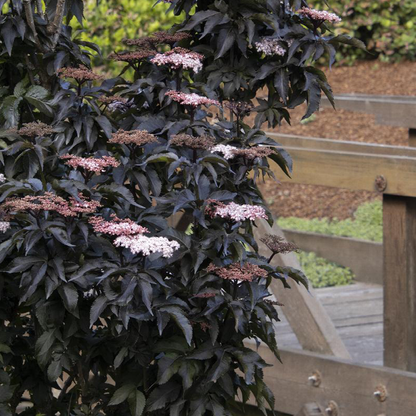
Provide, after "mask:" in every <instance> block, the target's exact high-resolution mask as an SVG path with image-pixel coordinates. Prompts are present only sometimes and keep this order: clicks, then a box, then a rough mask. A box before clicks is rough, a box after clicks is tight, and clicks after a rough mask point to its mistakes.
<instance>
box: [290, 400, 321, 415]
mask: <svg viewBox="0 0 416 416" xmlns="http://www.w3.org/2000/svg"><path fill="white" fill-rule="evenodd" d="M324 412H325V411H324V409H322V407H321V406H320V405H319V404H318V403H307V404H305V406H303V407H302V409H301V411H300V412H299V413H298V414H297V415H296V416H325V413H324Z"/></svg>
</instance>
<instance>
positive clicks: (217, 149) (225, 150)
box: [211, 144, 238, 160]
mask: <svg viewBox="0 0 416 416" xmlns="http://www.w3.org/2000/svg"><path fill="white" fill-rule="evenodd" d="M235 150H238V149H237V148H236V147H234V146H230V145H229V144H217V145H216V146H214V147H213V148H212V149H211V153H222V154H223V155H224V159H226V160H229V159H232V158H233V157H235V153H234V151H235Z"/></svg>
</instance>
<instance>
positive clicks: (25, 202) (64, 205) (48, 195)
mask: <svg viewBox="0 0 416 416" xmlns="http://www.w3.org/2000/svg"><path fill="white" fill-rule="evenodd" d="M99 207H101V204H100V203H99V202H98V201H94V200H87V199H86V198H85V197H84V196H83V195H81V194H79V195H78V199H75V198H73V197H71V198H70V199H69V201H67V200H65V199H64V198H62V197H60V196H57V195H55V194H53V193H52V192H45V194H44V195H36V196H34V195H26V196H25V197H23V198H9V199H6V201H5V202H4V203H3V204H2V205H1V206H0V208H1V211H2V212H3V213H6V214H7V215H8V214H12V213H17V212H28V211H33V212H39V211H55V212H57V213H58V214H61V215H63V216H64V217H75V216H77V215H78V214H83V213H85V214H92V213H94V212H96V211H97V209H98V208H99Z"/></svg>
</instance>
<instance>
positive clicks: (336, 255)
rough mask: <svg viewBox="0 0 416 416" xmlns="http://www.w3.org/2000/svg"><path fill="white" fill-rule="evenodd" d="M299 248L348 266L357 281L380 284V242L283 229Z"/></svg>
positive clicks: (381, 260)
mask: <svg viewBox="0 0 416 416" xmlns="http://www.w3.org/2000/svg"><path fill="white" fill-rule="evenodd" d="M283 232H284V234H285V236H286V239H287V240H288V241H291V242H293V243H294V244H296V245H297V246H298V247H299V249H300V250H303V251H309V252H310V251H312V252H314V253H316V254H317V255H318V256H320V257H323V258H325V259H327V260H329V261H333V262H335V263H337V264H340V265H341V266H344V267H349V268H350V269H351V270H352V271H353V272H354V275H355V278H356V280H358V281H360V282H367V283H378V284H383V245H382V243H375V242H372V241H364V240H358V239H355V238H347V237H337V236H331V235H324V234H317V233H307V232H304V231H294V230H286V229H283Z"/></svg>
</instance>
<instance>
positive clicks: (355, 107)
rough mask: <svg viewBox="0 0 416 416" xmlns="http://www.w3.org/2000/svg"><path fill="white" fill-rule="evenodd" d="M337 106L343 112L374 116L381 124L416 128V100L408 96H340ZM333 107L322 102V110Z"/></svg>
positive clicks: (336, 101)
mask: <svg viewBox="0 0 416 416" xmlns="http://www.w3.org/2000/svg"><path fill="white" fill-rule="evenodd" d="M335 106H336V108H340V109H343V110H348V111H353V112H359V113H366V114H373V115H375V117H376V121H377V122H378V123H379V124H383V125H390V126H397V127H406V128H416V99H415V97H406V96H388V95H387V96H386V95H385V96H377V95H364V94H339V95H336V96H335ZM326 107H331V104H330V103H329V101H328V100H327V99H326V98H324V99H323V100H322V108H326Z"/></svg>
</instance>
